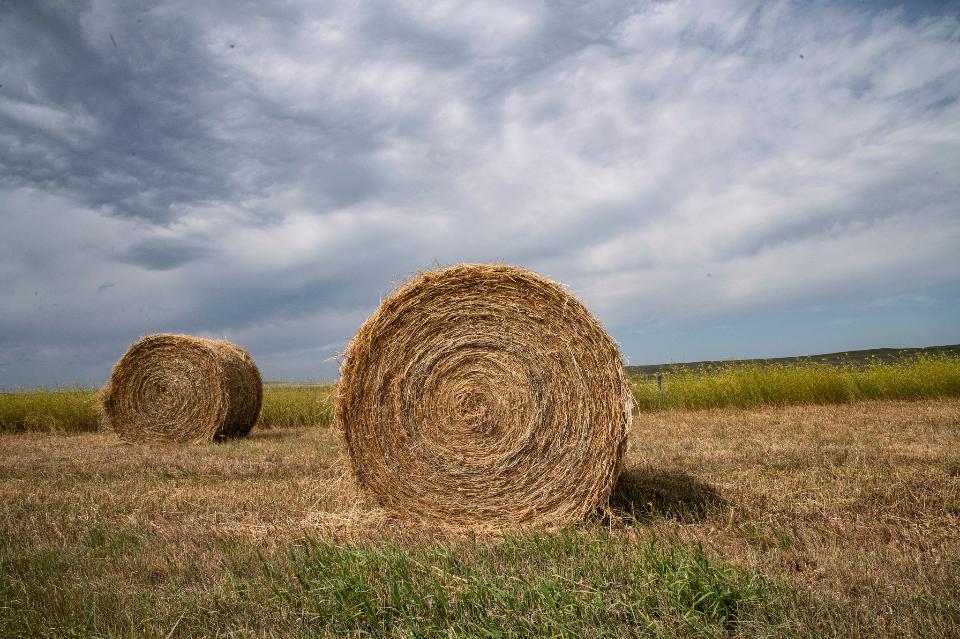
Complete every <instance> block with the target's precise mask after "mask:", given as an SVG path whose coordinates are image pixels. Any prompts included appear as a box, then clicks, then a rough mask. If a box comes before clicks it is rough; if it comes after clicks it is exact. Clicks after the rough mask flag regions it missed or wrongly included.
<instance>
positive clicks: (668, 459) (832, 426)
mask: <svg viewBox="0 0 960 639" xmlns="http://www.w3.org/2000/svg"><path fill="white" fill-rule="evenodd" d="M778 366H779V367H778ZM873 366H874V367H873V368H871V367H870V366H858V367H840V368H829V369H828V368H826V367H822V366H821V367H820V368H813V369H810V368H806V367H804V366H782V365H774V366H765V367H762V369H761V368H757V367H756V366H754V365H736V366H733V367H727V368H723V369H720V370H713V371H708V372H701V374H700V375H693V374H690V373H685V372H677V373H674V374H670V375H667V376H666V377H665V379H664V383H663V388H661V389H660V390H656V386H655V383H654V382H652V381H644V380H642V379H638V380H636V388H635V392H636V393H637V395H638V399H642V397H643V395H642V393H648V394H650V393H656V395H655V397H657V398H659V399H658V400H657V401H658V402H661V403H659V404H658V403H648V404H646V405H644V404H643V403H642V402H641V404H640V408H641V409H642V410H641V411H640V412H638V413H637V416H636V418H635V422H634V427H633V430H632V432H631V435H630V447H629V451H628V454H627V458H626V463H625V469H624V472H623V473H622V475H621V480H620V482H619V483H618V485H617V488H616V490H615V494H614V499H613V504H612V511H611V512H609V513H606V514H601V515H598V516H597V517H596V518H595V519H594V520H592V521H590V522H587V523H585V524H583V525H581V526H578V527H575V528H570V529H564V530H541V531H532V532H525V533H513V534H511V533H503V534H498V535H479V536H474V535H469V534H465V533H453V532H450V531H445V530H440V529H433V528H430V527H427V526H424V525H420V524H416V523H410V522H406V523H404V522H400V521H396V520H393V519H391V518H390V517H388V516H387V515H386V514H385V513H384V512H383V511H381V510H380V509H378V508H377V506H376V504H374V503H371V502H370V501H369V500H368V499H366V498H365V497H364V496H363V495H361V494H359V493H358V492H357V491H356V489H355V488H354V486H353V483H352V481H351V480H350V478H349V473H348V470H347V464H346V461H345V460H344V458H343V456H342V454H341V451H340V448H339V444H338V441H337V438H336V437H335V433H334V432H333V429H332V428H330V427H329V421H330V415H329V410H328V409H329V405H330V396H331V393H332V387H331V386H329V385H327V386H315V385H289V384H286V385H284V384H270V385H268V387H267V389H266V395H265V404H264V406H265V409H264V410H265V416H264V423H263V424H261V426H259V427H258V428H257V429H255V430H254V431H253V432H252V433H251V436H250V437H248V438H246V439H244V440H237V441H230V442H226V443H224V444H210V445H202V446H184V447H161V446H132V445H126V444H122V443H120V442H119V441H118V440H117V439H116V437H115V435H113V434H112V433H109V432H96V431H95V430H94V431H93V432H87V431H91V430H92V429H95V412H93V413H92V414H93V416H94V424H93V427H92V428H91V427H90V426H89V425H84V423H83V421H82V420H81V419H74V417H76V416H78V415H80V416H82V415H84V414H86V413H85V412H84V411H93V405H94V400H95V397H94V393H93V391H89V390H83V389H73V390H68V391H64V392H57V393H51V392H47V393H42V392H34V393H26V392H22V393H14V394H7V395H4V396H0V415H3V416H4V419H6V420H7V421H5V422H3V424H4V426H3V430H5V431H6V434H3V435H0V498H2V503H3V504H4V507H3V509H2V510H0V636H3V637H21V636H23V637H39V636H76V637H90V636H103V637H112V636H138V637H139V636H146V637H164V638H166V637H190V636H234V637H291V636H293V637H300V636H302V637H311V636H374V637H379V636H398V637H399V636H436V637H450V636H453V637H477V636H481V637H497V636H569V637H579V636H585V637H621V636H749V637H773V636H795V637H821V636H837V635H839V636H864V637H866V636H870V637H873V636H881V637H895V636H917V637H920V636H923V637H954V636H960V594H958V592H960V588H958V587H960V374H958V373H957V371H958V369H960V364H958V360H956V359H950V358H949V357H942V356H933V357H929V356H923V357H921V358H920V359H910V360H909V361H907V360H903V361H900V362H898V363H894V364H893V365H889V364H884V365H883V367H880V365H879V364H876V365H873ZM764 375H766V377H764ZM790 375H795V377H793V378H789V376H790ZM817 375H820V377H819V378H818V377H817ZM751 376H752V377H751ZM785 376H786V382H785V381H784V380H785ZM858 376H859V377H858ZM804 379H806V380H808V383H806V385H803V384H801V383H800V382H801V381H802V380H804ZM810 379H813V380H814V381H815V382H816V383H813V382H809V380H810ZM884 380H885V381H884ZM787 382H792V383H793V386H791V385H790V384H789V383H787ZM881 382H883V383H881ZM797 385H799V387H800V388H804V389H806V390H805V391H803V392H799V391H796V390H792V391H790V392H786V390H788V389H791V388H796V387H797ZM651 386H652V388H651ZM758 387H759V388H765V389H767V390H766V391H763V392H759V391H757V388H758ZM778 388H779V389H784V390H783V391H781V392H780V394H779V395H778V394H777V393H776V392H774V390H771V389H778ZM836 388H844V389H847V390H846V391H845V392H844V393H839V394H838V393H836V392H834V391H830V392H827V391H826V390H825V389H836ZM738 389H739V390H738ZM851 389H852V390H851ZM869 389H874V390H875V389H886V391H884V392H886V393H901V394H903V395H902V396H906V397H909V398H911V399H910V400H909V401H906V400H902V399H867V400H865V399H863V396H864V394H866V393H867V391H868V390H869ZM904 389H907V390H904ZM694 390H696V391H697V392H694ZM791 393H792V394H791ZM893 396H894V397H899V396H901V395H896V394H894V395H893ZM11 397H12V398H13V399H4V398H11ZM669 397H674V398H683V397H686V398H687V399H684V400H680V399H674V400H670V401H669V402H668V401H666V400H665V399H664V398H669ZM690 398H697V399H696V401H697V402H700V404H694V406H698V405H706V406H709V405H711V402H713V403H714V404H717V405H721V406H724V407H721V408H705V409H700V410H690V409H689V405H688V403H685V402H690V401H693V400H691V399H690ZM4 402H6V403H4ZM15 402H19V403H15ZM830 402H840V403H830ZM759 404H766V405H759ZM11 406H13V407H14V408H15V409H16V410H14V408H11ZM25 406H26V407H28V409H25V408H24V407H25ZM267 407H270V408H269V411H268V408H267ZM17 411H19V412H17ZM17 416H19V417H17ZM45 416H46V417H45ZM14 417H16V419H15V418H14Z"/></svg>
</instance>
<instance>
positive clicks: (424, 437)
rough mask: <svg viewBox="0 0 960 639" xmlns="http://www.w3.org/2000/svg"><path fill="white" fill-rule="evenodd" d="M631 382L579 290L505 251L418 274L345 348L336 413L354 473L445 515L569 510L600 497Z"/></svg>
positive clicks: (621, 437) (403, 502) (529, 517)
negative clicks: (502, 255)
mask: <svg viewBox="0 0 960 639" xmlns="http://www.w3.org/2000/svg"><path fill="white" fill-rule="evenodd" d="M631 408H632V396H631V393H630V389H629V386H628V383H627V379H626V376H625V373H624V370H623V365H622V362H621V359H620V354H619V352H618V350H617V346H616V344H615V343H614V342H613V340H612V339H611V338H610V337H609V335H607V333H606V332H605V331H604V329H603V327H602V326H601V325H600V324H599V323H598V322H597V320H596V319H595V318H594V317H593V316H592V315H591V314H590V312H589V311H588V310H587V309H586V308H585V307H584V306H583V304H581V303H580V302H579V301H578V300H577V299H576V298H575V297H573V296H572V295H570V294H569V293H568V292H566V291H565V290H564V289H562V288H561V287H560V286H559V285H557V284H556V283H554V282H551V281H549V280H546V279H544V278H543V277H540V276H539V275H537V274H535V273H533V272H531V271H528V270H525V269H520V268H515V267H510V266H505V265H484V264H462V265H458V266H454V267H450V268H447V269H440V270H436V271H430V272H426V273H423V274H421V275H420V276H419V277H417V278H415V279H413V280H412V281H410V282H408V283H407V284H405V285H404V286H402V287H401V288H399V289H398V290H397V291H396V292H395V293H394V294H393V295H392V296H390V297H389V298H388V299H387V300H385V301H384V302H383V303H382V304H381V306H380V308H379V309H378V310H377V311H376V312H375V313H374V314H373V316H372V317H370V318H369V319H368V320H367V321H366V322H365V323H364V324H363V326H362V327H361V328H360V330H359V332H358V333H357V335H356V336H355V337H354V338H353V340H352V341H351V343H350V345H349V346H348V348H347V351H346V353H345V354H344V360H343V363H342V366H341V369H340V381H339V383H338V386H337V398H336V417H337V424H338V428H339V430H340V433H341V436H342V439H343V442H344V444H345V447H346V449H347V451H348V453H349V456H350V460H351V466H352V470H353V474H354V476H355V478H356V480H357V482H358V483H359V484H360V485H361V487H363V488H364V489H366V490H367V491H369V492H370V493H372V495H373V496H375V497H376V498H377V499H378V500H379V502H380V503H381V504H382V505H383V506H384V507H385V508H386V509H387V510H390V511H393V512H394V513H396V514H399V515H401V516H406V517H409V518H414V519H420V520H423V521H428V522H433V523H441V524H445V525H451V526H456V527H475V526H478V525H479V526H484V525H486V526H494V527H528V526H540V525H552V524H564V523H571V522H575V521H578V520H581V519H583V518H584V517H586V516H587V515H589V514H590V513H592V512H595V511H596V510H597V509H599V508H601V507H603V506H605V505H606V503H607V500H608V499H609V496H610V492H611V489H612V487H613V483H614V481H615V480H616V475H617V472H618V470H619V467H620V463H621V459H622V456H623V451H624V445H625V440H626V435H627V431H628V429H629V427H630V419H631Z"/></svg>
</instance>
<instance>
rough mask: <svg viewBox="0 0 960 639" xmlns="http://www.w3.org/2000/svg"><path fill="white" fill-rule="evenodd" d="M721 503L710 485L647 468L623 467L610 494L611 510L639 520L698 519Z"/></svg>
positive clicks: (675, 472) (682, 474)
mask: <svg viewBox="0 0 960 639" xmlns="http://www.w3.org/2000/svg"><path fill="white" fill-rule="evenodd" d="M724 503H725V502H724V499H723V497H721V496H720V493H718V492H717V490H716V489H715V488H714V487H713V486H711V485H709V484H707V483H704V482H702V481H700V480H698V479H696V478H694V477H692V476H691V475H690V474H688V473H686V472H684V471H680V470H670V469H663V468H651V467H634V468H628V469H626V470H624V471H623V472H622V473H620V478H619V479H618V480H617V483H616V485H615V486H614V487H613V494H612V495H611V496H610V506H611V508H612V510H613V511H614V512H615V513H617V514H618V515H621V516H623V515H626V516H630V517H633V518H635V519H638V520H640V521H650V520H652V519H653V518H655V517H663V518H669V519H676V520H678V521H688V522H695V521H702V520H704V519H706V518H707V516H709V514H710V513H711V511H714V510H716V509H718V508H720V507H722V506H723V505H724Z"/></svg>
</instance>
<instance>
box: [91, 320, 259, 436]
mask: <svg viewBox="0 0 960 639" xmlns="http://www.w3.org/2000/svg"><path fill="white" fill-rule="evenodd" d="M262 399H263V383H262V381H261V379H260V371H259V370H257V365H256V364H254V363H253V360H252V359H251V358H250V356H249V355H248V354H247V352H246V351H245V350H243V349H242V348H240V347H239V346H237V345H236V344H231V343H230V342H227V341H222V340H213V339H203V338H200V337H191V336H189V335H168V334H164V333H157V334H155V335H148V336H146V337H142V338H140V339H139V340H138V341H137V342H135V343H134V344H133V345H132V346H131V347H130V350H128V351H127V352H126V354H125V355H124V356H123V357H122V358H120V361H118V362H117V364H116V365H115V366H114V367H113V374H112V375H111V377H110V382H109V383H108V384H107V385H106V387H105V388H104V389H103V393H102V394H101V406H100V408H101V416H102V420H103V424H104V425H105V426H107V427H109V428H113V430H115V431H116V432H117V434H118V435H119V436H120V438H121V439H124V440H126V441H130V442H136V441H161V442H194V443H199V442H207V441H212V440H216V441H219V440H223V439H227V438H230V437H243V436H244V435H246V434H247V433H248V432H250V429H251V428H253V425H254V424H255V423H256V421H257V417H258V416H259V415H260V404H261V402H262Z"/></svg>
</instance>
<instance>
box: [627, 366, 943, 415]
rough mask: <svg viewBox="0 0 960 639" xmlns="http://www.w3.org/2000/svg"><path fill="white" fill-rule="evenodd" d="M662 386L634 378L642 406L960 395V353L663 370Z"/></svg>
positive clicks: (665, 407) (834, 401)
mask: <svg viewBox="0 0 960 639" xmlns="http://www.w3.org/2000/svg"><path fill="white" fill-rule="evenodd" d="M662 375H663V377H662V387H661V388H658V387H657V384H656V382H655V381H654V380H653V379H651V378H649V377H646V378H640V379H634V382H633V395H634V399H635V400H636V404H637V408H638V409H639V410H642V411H653V410H669V409H703V408H723V407H737V408H754V407H759V406H785V405H790V404H840V403H847V402H853V401H861V400H869V399H899V400H916V399H927V398H934V397H958V396H960V358H958V357H952V356H948V355H920V356H916V357H909V358H906V359H902V360H900V361H896V362H892V363H887V362H883V361H881V360H879V359H877V360H873V361H870V362H868V363H866V364H865V365H853V364H846V365H839V366H834V365H827V364H822V363H818V362H813V361H810V362H798V363H792V364H731V365H727V366H724V365H718V366H703V367H699V368H677V369H675V370H670V371H666V372H664V373H662Z"/></svg>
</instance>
